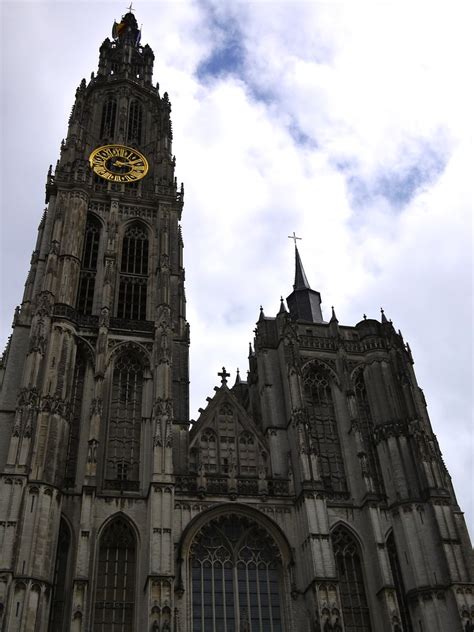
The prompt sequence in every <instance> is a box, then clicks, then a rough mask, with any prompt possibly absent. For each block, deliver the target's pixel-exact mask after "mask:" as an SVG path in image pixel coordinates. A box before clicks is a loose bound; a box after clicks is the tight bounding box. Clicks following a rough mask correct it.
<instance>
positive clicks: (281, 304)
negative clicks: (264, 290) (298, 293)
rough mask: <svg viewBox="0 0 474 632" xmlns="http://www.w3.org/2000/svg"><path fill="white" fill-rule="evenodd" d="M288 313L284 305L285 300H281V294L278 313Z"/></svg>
mask: <svg viewBox="0 0 474 632" xmlns="http://www.w3.org/2000/svg"><path fill="white" fill-rule="evenodd" d="M282 314H288V311H287V309H286V307H285V302H284V301H283V296H280V309H279V310H278V315H279V316H280V315H282Z"/></svg>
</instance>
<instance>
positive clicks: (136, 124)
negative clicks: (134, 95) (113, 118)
mask: <svg viewBox="0 0 474 632" xmlns="http://www.w3.org/2000/svg"><path fill="white" fill-rule="evenodd" d="M142 119H143V110H142V106H141V104H140V103H139V102H138V101H136V100H135V99H134V100H133V101H131V103H130V108H129V111H128V129H127V141H128V142H129V143H135V144H137V145H139V144H140V142H141V138H142Z"/></svg>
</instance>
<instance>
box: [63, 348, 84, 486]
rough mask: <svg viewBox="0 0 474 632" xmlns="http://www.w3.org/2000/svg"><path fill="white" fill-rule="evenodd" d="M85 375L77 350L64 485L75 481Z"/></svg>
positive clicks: (81, 358)
mask: <svg viewBox="0 0 474 632" xmlns="http://www.w3.org/2000/svg"><path fill="white" fill-rule="evenodd" d="M85 376H86V362H85V359H84V356H83V355H82V353H80V351H79V350H78V351H77V354H76V366H75V367H74V375H73V379H72V392H71V416H70V422H69V438H68V446H67V456H66V469H65V480H64V484H65V486H66V487H74V484H75V482H76V469H77V453H78V450H79V437H80V432H81V417H82V404H83V399H84V382H85Z"/></svg>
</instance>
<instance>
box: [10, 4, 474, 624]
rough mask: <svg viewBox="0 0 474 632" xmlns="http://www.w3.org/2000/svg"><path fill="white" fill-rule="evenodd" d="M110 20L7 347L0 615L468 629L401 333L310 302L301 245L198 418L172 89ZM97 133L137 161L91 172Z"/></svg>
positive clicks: (452, 502)
mask: <svg viewBox="0 0 474 632" xmlns="http://www.w3.org/2000/svg"><path fill="white" fill-rule="evenodd" d="M113 32H114V38H113V40H109V39H106V40H105V41H104V42H103V44H102V45H101V47H100V56H99V68H98V72H97V74H96V75H94V74H93V75H92V77H91V79H90V81H89V82H86V81H85V80H82V81H81V83H80V85H79V87H78V88H77V91H76V95H75V101H74V106H73V109H72V112H71V116H70V119H69V126H68V132H67V136H66V139H65V140H64V141H63V142H62V144H61V150H60V158H59V160H58V162H57V165H56V167H55V169H52V168H50V170H49V172H48V176H47V183H46V204H47V208H46V210H45V212H44V215H43V217H42V218H41V222H40V225H39V230H38V240H37V243H36V246H35V250H34V251H33V255H32V259H31V268H30V272H29V274H28V277H27V281H26V284H25V292H24V296H23V300H22V303H21V306H20V307H19V308H18V309H17V310H16V312H15V317H14V322H13V333H12V336H11V339H10V341H9V344H8V348H7V350H6V351H5V354H4V356H3V358H2V362H1V365H0V385H1V391H0V472H1V476H0V488H1V491H0V557H1V560H0V630H1V631H2V632H139V631H140V632H142V631H143V632H144V631H145V630H146V631H152V632H204V630H205V632H221V630H222V631H223V630H225V631H226V632H330V631H332V632H343V631H345V632H355V631H357V632H370V631H372V632H456V631H457V632H469V631H471V632H472V630H473V629H474V627H473V626H474V597H473V583H472V582H473V565H472V549H471V544H470V542H469V536H468V533H467V530H466V526H465V523H464V519H463V514H462V512H461V511H460V508H459V506H458V505H457V501H456V497H455V495H454V491H453V488H452V485H451V480H450V477H449V473H448V472H447V470H446V467H445V465H444V463H443V459H442V456H441V452H440V449H439V446H438V443H437V440H436V437H435V435H434V434H433V431H432V428H431V424H430V420H429V418H428V413H427V410H426V404H425V401H424V398H423V394H422V392H421V390H420V388H419V386H418V384H417V381H416V377H415V373H414V370H413V359H412V355H411V351H410V349H409V347H408V345H406V344H405V342H404V340H403V338H402V336H401V334H400V333H397V332H396V331H395V329H394V328H393V326H392V324H391V322H388V321H387V319H386V318H385V317H384V316H383V317H382V322H378V321H376V320H372V319H364V320H362V321H361V322H359V323H357V324H356V325H355V326H342V325H340V324H339V322H338V320H337V318H336V315H335V313H334V311H333V314H332V318H331V319H330V321H329V322H324V320H323V317H322V312H321V297H320V294H319V292H317V291H315V290H312V289H311V288H310V287H309V283H308V281H307V279H306V275H305V274H304V271H303V267H302V263H301V259H300V256H299V253H298V252H297V253H296V255H297V256H296V274H295V286H294V288H293V292H292V294H290V296H289V298H288V305H289V311H287V308H286V307H285V305H284V303H283V301H282V305H281V308H280V311H279V312H278V314H276V315H275V316H274V317H268V316H265V315H264V313H263V311H262V312H261V314H260V317H259V319H258V322H257V326H256V330H255V339H254V342H253V345H252V346H251V348H250V352H249V372H248V378H247V380H245V381H244V380H242V379H241V378H240V376H238V377H237V380H236V381H235V384H233V385H230V384H229V383H228V381H227V380H228V377H229V374H228V373H227V372H226V371H225V369H223V370H222V371H221V372H220V373H219V377H220V384H219V386H216V387H215V390H214V393H213V395H212V397H209V398H208V399H207V403H206V406H205V408H203V409H201V410H200V416H199V419H198V420H197V421H196V422H194V423H192V424H191V422H190V419H189V376H188V351H189V327H188V323H187V321H186V309H185V308H186V299H185V291H184V267H183V239H182V234H181V227H180V221H181V215H182V210H183V197H184V191H183V187H182V186H181V187H180V188H179V187H178V186H177V182H176V179H175V175H174V173H175V158H174V156H173V153H172V140H173V135H172V126H171V119H170V112H171V104H170V101H169V98H168V94H167V93H166V92H165V93H164V94H163V95H161V94H160V92H159V89H158V86H154V85H153V84H152V72H153V60H154V55H153V52H152V50H151V48H150V47H149V46H148V45H145V46H142V45H141V44H140V32H139V29H138V25H137V22H136V19H135V16H134V15H133V13H132V12H128V13H127V14H125V15H124V16H123V17H122V20H121V21H120V23H119V24H114V31H113ZM104 145H124V146H127V147H130V148H132V149H133V150H134V151H138V152H140V153H141V154H142V155H143V156H145V157H146V160H147V161H148V165H149V169H148V173H147V174H146V175H145V177H143V178H141V179H137V180H136V181H135V182H125V181H124V182H121V181H120V179H118V180H117V181H114V180H107V179H104V178H103V177H101V176H100V175H98V174H97V173H94V171H93V170H92V169H91V167H90V164H89V156H90V155H91V152H93V151H94V150H95V149H97V148H98V147H100V146H104ZM124 164H125V166H124ZM108 165H109V167H110V168H111V169H112V170H113V169H115V170H116V173H119V174H120V173H128V172H127V169H128V166H127V164H126V163H124V162H123V160H122V163H121V161H120V160H118V161H114V160H112V159H111V162H109V163H108ZM121 169H123V171H120V170H121ZM117 170H118V171H117ZM295 239H296V237H295ZM206 361H207V360H206V358H200V359H198V362H202V363H205V362H206Z"/></svg>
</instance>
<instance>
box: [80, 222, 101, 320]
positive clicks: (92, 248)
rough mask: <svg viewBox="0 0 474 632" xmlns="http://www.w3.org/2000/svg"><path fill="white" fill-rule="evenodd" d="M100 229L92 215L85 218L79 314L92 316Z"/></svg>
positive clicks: (98, 223)
mask: <svg viewBox="0 0 474 632" xmlns="http://www.w3.org/2000/svg"><path fill="white" fill-rule="evenodd" d="M100 229H101V224H100V221H99V220H98V219H97V218H96V217H94V215H89V216H88V217H87V223H86V231H85V235H84V245H83V248H82V264H81V273H80V276H79V291H78V293H77V302H76V308H77V311H78V312H79V313H81V314H92V306H93V303H94V289H95V277H96V273H97V260H98V256H99V243H100Z"/></svg>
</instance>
